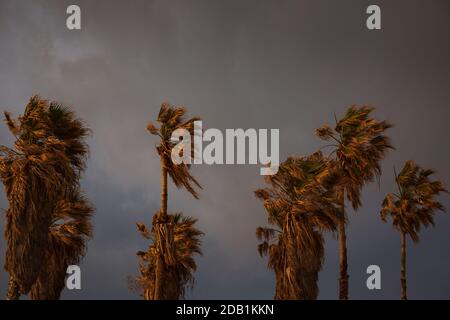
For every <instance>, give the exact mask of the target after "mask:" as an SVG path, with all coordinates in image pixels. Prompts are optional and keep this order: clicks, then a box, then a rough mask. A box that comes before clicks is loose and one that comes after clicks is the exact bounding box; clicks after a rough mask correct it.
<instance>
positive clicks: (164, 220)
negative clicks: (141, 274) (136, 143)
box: [147, 103, 201, 300]
mask: <svg viewBox="0 0 450 320" xmlns="http://www.w3.org/2000/svg"><path fill="white" fill-rule="evenodd" d="M185 115H186V109H185V108H183V107H175V106H171V105H169V104H168V103H163V104H162V105H161V108H160V111H159V114H158V118H157V122H159V123H160V127H159V129H158V128H157V127H156V126H155V125H153V124H152V123H149V124H148V126H147V130H148V131H149V132H150V133H151V134H153V135H157V136H158V137H159V138H160V141H159V144H158V145H157V146H156V150H157V152H158V155H159V157H160V160H161V171H162V183H161V185H162V187H161V189H162V191H161V209H160V210H159V212H158V213H157V214H156V217H155V219H154V220H153V227H152V230H153V232H154V237H155V240H154V241H155V243H156V248H157V254H156V259H155V260H154V261H153V262H154V263H155V264H156V265H155V278H156V279H155V285H154V290H155V292H154V294H153V295H147V297H150V296H152V297H153V298H154V299H155V300H159V299H171V298H172V299H176V298H177V297H176V296H175V295H174V296H172V295H170V296H169V295H165V294H164V288H165V287H166V286H168V285H172V284H171V283H172V282H176V281H178V280H177V278H176V277H173V275H172V274H171V273H170V272H169V271H170V270H169V269H170V268H171V267H173V266H175V265H176V259H175V256H174V254H175V247H174V238H173V237H174V229H173V228H174V225H173V224H172V223H171V219H170V217H169V215H168V213H167V196H168V195H167V176H168V175H169V176H170V177H171V178H172V181H173V182H174V184H175V186H177V187H178V188H182V187H184V188H186V189H187V190H188V192H189V193H190V194H192V195H193V196H194V197H195V198H196V199H198V193H197V191H196V190H195V187H198V188H201V186H200V184H199V183H198V182H197V180H196V179H195V178H194V177H193V176H192V175H191V174H190V172H189V169H190V166H189V164H185V163H181V164H175V163H173V162H172V158H171V154H172V149H173V148H174V147H175V146H176V143H177V142H175V141H173V140H172V133H173V132H174V131H175V130H178V129H184V130H187V131H188V132H189V133H190V134H191V136H193V135H194V122H195V121H197V120H200V118H198V117H193V118H190V119H185ZM192 152H194V150H192Z"/></svg>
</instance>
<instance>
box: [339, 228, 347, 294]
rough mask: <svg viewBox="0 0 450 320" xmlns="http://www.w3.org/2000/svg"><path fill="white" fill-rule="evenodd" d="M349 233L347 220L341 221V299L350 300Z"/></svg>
mask: <svg viewBox="0 0 450 320" xmlns="http://www.w3.org/2000/svg"><path fill="white" fill-rule="evenodd" d="M347 269H348V264H347V235H346V232H345V220H341V221H340V222H339V270H340V271H339V299H341V300H348V278H349V276H348V272H347Z"/></svg>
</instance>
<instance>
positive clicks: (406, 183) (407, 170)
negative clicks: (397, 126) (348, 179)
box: [380, 160, 447, 300]
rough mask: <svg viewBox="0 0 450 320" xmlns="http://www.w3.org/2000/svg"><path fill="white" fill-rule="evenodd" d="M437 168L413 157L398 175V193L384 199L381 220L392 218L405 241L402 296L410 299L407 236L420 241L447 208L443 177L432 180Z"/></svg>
mask: <svg viewBox="0 0 450 320" xmlns="http://www.w3.org/2000/svg"><path fill="white" fill-rule="evenodd" d="M434 173H435V171H433V170H430V169H423V168H421V167H420V166H418V165H417V164H415V163H414V161H412V160H409V161H407V162H406V163H405V166H404V167H403V169H402V170H401V171H400V173H399V174H398V175H397V174H396V175H395V182H396V183H397V193H389V194H388V195H387V196H386V198H385V199H384V200H383V204H382V209H381V212H380V214H381V219H382V220H383V221H384V222H386V221H387V218H388V216H390V217H391V218H392V224H393V225H394V228H395V229H397V230H398V231H399V232H400V239H401V243H402V255H401V260H400V262H401V268H400V283H401V287H402V292H401V299H402V300H406V299H407V294H406V236H408V235H409V236H410V237H411V239H412V240H413V242H419V240H420V239H419V232H420V229H421V227H422V226H424V227H428V226H429V225H433V226H434V214H435V212H436V211H439V210H440V211H445V208H444V206H443V205H442V204H441V203H440V202H439V201H437V200H436V197H437V196H438V195H439V194H440V193H441V192H447V190H446V189H445V187H444V185H443V183H442V182H441V181H439V180H434V181H433V180H431V179H430V176H431V175H433V174H434Z"/></svg>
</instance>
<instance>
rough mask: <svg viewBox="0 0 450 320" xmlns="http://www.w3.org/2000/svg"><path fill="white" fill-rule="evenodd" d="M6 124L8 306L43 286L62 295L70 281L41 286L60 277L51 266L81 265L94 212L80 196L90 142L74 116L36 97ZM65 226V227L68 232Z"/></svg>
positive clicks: (1, 173)
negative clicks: (53, 275)
mask: <svg viewBox="0 0 450 320" xmlns="http://www.w3.org/2000/svg"><path fill="white" fill-rule="evenodd" d="M5 118H6V123H7V125H8V127H9V129H10V131H11V133H12V134H13V135H14V137H15V139H16V140H15V143H14V149H12V148H8V147H6V146H0V179H1V180H2V182H3V184H4V186H5V191H6V195H7V198H8V202H9V208H8V210H7V212H6V231H5V236H6V242H7V249H6V261H5V269H6V270H7V271H8V272H9V274H10V279H9V282H8V283H9V286H8V293H7V298H8V299H18V298H19V297H20V295H21V294H27V293H29V292H30V290H31V289H32V288H33V287H36V286H37V282H40V283H41V284H40V285H39V287H40V288H41V289H39V291H40V292H43V291H44V290H46V291H51V290H56V291H58V290H59V292H60V291H61V290H62V288H63V286H64V278H61V277H59V278H58V279H59V280H58V281H56V280H55V281H53V280H52V281H50V280H49V281H47V280H46V281H39V279H44V278H46V277H47V278H48V277H50V276H49V275H50V274H51V273H52V272H54V271H55V269H54V268H52V262H51V261H67V262H71V261H78V259H79V258H80V257H81V255H82V252H83V251H84V245H85V243H84V241H85V238H86V237H88V236H89V235H90V229H91V227H90V223H89V216H90V213H91V212H92V209H91V208H90V206H89V205H88V204H87V202H86V201H85V200H83V199H82V197H81V195H80V190H79V177H80V173H81V171H82V170H83V169H84V167H85V160H86V156H87V153H88V147H87V145H86V143H85V142H84V138H85V137H86V136H87V134H88V132H89V130H88V129H87V128H86V127H85V125H84V124H83V122H82V121H81V120H79V119H76V118H75V116H74V114H73V112H72V111H70V109H68V108H66V107H64V106H61V105H60V104H57V103H54V102H49V101H47V100H43V99H41V98H39V97H38V96H33V97H31V99H30V100H29V102H28V104H27V106H26V108H25V112H24V114H23V115H22V116H20V117H19V118H18V119H12V118H11V116H10V114H9V113H7V112H6V113H5ZM61 210H62V211H61ZM61 219H63V221H64V220H65V221H64V223H62V224H61ZM80 221H83V222H82V223H81V224H80ZM81 225H83V227H82V226H81ZM69 239H73V240H74V241H72V242H71V241H69ZM62 248H64V250H62ZM69 252H71V253H70V254H69ZM67 255H70V258H67ZM44 257H45V258H46V259H44ZM64 273H65V270H64ZM56 287H60V288H61V289H57V288H56ZM34 292H37V291H36V290H34ZM33 297H36V298H38V295H37V294H33ZM39 297H40V298H46V297H47V296H44V295H39ZM48 297H49V298H56V296H55V295H53V296H48ZM58 297H59V294H58Z"/></svg>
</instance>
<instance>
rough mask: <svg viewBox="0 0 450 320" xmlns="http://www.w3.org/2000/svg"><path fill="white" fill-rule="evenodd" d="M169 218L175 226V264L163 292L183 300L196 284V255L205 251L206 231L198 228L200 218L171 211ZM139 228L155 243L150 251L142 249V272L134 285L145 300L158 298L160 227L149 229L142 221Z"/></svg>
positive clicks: (170, 269)
mask: <svg viewBox="0 0 450 320" xmlns="http://www.w3.org/2000/svg"><path fill="white" fill-rule="evenodd" d="M154 219H157V215H154ZM168 219H169V221H170V223H171V224H172V225H173V236H174V240H173V243H174V253H173V255H174V260H175V263H174V264H172V265H171V266H169V267H168V268H167V270H166V271H165V276H166V279H167V281H165V286H164V287H163V292H162V295H163V297H166V298H170V299H182V298H184V294H185V291H186V289H187V288H189V287H192V285H193V280H194V277H193V273H194V272H195V270H196V268H197V265H196V263H195V260H194V258H193V256H194V254H202V252H201V249H200V246H201V241H200V237H201V236H202V235H203V233H202V232H201V231H199V230H197V229H196V228H195V227H194V225H195V223H196V222H197V220H196V219H193V218H191V217H184V216H183V215H182V214H181V213H176V214H169V215H168ZM137 227H138V230H139V232H140V233H141V234H142V235H143V236H144V237H145V238H146V239H149V240H151V244H150V246H149V247H148V249H147V251H139V252H138V257H139V271H140V275H139V276H138V277H137V278H136V279H134V281H133V283H132V284H133V285H134V286H135V289H137V291H139V292H140V294H141V295H142V296H143V297H144V299H146V300H154V299H155V297H154V295H155V286H156V266H157V259H158V255H159V249H158V245H159V244H158V243H157V242H156V233H155V231H156V230H155V229H154V228H152V229H151V230H150V231H149V230H148V229H147V227H146V225H145V224H143V223H138V224H137Z"/></svg>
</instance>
